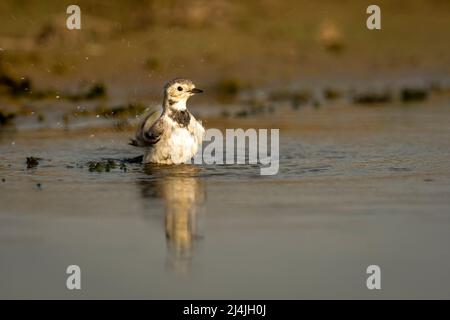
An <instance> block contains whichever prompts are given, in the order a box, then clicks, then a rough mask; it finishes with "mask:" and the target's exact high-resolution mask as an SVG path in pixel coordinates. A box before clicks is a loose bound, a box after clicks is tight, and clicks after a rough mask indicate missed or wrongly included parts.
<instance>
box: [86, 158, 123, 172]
mask: <svg viewBox="0 0 450 320" xmlns="http://www.w3.org/2000/svg"><path fill="white" fill-rule="evenodd" d="M88 167H89V172H110V171H111V170H113V169H117V168H119V169H120V170H121V171H123V172H127V165H126V163H125V162H124V161H121V160H113V159H107V160H102V161H90V162H88Z"/></svg>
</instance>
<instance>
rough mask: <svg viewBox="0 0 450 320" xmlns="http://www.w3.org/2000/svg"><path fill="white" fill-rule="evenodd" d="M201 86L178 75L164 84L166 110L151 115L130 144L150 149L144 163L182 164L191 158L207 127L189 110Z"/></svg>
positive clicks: (141, 125)
mask: <svg viewBox="0 0 450 320" xmlns="http://www.w3.org/2000/svg"><path fill="white" fill-rule="evenodd" d="M200 92H202V90H200V89H197V88H196V87H195V85H194V84H193V83H192V81H191V80H188V79H174V80H172V81H170V82H168V83H167V84H166V85H165V87H164V100H163V111H162V113H161V115H160V116H159V118H158V119H157V120H156V121H153V115H154V113H151V114H149V115H147V116H146V117H145V118H144V119H143V121H142V122H141V124H140V125H139V128H138V130H137V132H136V136H135V138H134V139H132V140H131V142H130V144H131V145H133V146H137V147H143V148H145V149H146V153H145V155H144V157H143V162H144V163H160V164H181V163H186V162H187V161H189V160H190V159H191V158H192V157H193V156H194V155H195V154H196V153H197V150H198V145H199V144H200V143H201V142H202V140H203V136H204V134H205V129H204V128H203V126H202V125H201V123H200V122H198V121H197V120H196V119H195V117H194V116H193V115H192V114H191V113H190V112H189V111H188V110H187V107H186V102H187V100H188V99H189V98H190V97H191V96H192V95H194V94H196V93H200Z"/></svg>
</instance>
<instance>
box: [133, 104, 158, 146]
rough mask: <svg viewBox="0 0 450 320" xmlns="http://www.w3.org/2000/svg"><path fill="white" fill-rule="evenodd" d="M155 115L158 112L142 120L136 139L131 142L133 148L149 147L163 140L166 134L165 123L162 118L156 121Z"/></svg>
mask: <svg viewBox="0 0 450 320" xmlns="http://www.w3.org/2000/svg"><path fill="white" fill-rule="evenodd" d="M155 114H156V111H153V112H151V113H149V114H148V115H147V116H146V117H145V118H144V119H143V120H142V122H141V124H140V125H139V128H138V130H137V132H136V136H135V138H134V139H131V141H130V144H131V145H132V146H136V147H149V146H152V145H154V144H155V143H157V142H158V141H159V140H160V139H161V135H162V134H163V132H164V122H163V118H162V117H161V116H160V117H159V118H158V119H156V121H155Z"/></svg>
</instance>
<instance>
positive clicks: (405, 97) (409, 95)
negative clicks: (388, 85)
mask: <svg viewBox="0 0 450 320" xmlns="http://www.w3.org/2000/svg"><path fill="white" fill-rule="evenodd" d="M400 97H401V99H402V101H403V102H412V101H423V100H425V99H427V97H428V91H427V90H426V89H423V88H403V89H402V91H401V93H400Z"/></svg>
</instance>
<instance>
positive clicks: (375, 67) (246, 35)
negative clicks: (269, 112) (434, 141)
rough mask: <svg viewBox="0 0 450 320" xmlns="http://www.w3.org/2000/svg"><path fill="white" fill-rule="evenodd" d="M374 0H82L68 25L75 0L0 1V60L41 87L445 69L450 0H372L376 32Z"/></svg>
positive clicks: (155, 85) (449, 65)
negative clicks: (78, 23) (78, 25)
mask: <svg viewBox="0 0 450 320" xmlns="http://www.w3.org/2000/svg"><path fill="white" fill-rule="evenodd" d="M372 2H373V1H361V0H345V1H331V0H323V1H305V0H295V1H291V0H287V1H275V0H259V1H256V0H248V1H222V0H218V1H204V0H198V1H162V0H130V1H111V0H109V1H106V0H101V1H88V0H80V1H78V2H77V3H76V4H78V5H79V6H80V8H81V19H82V29H81V30H68V29H66V26H65V21H66V18H67V16H68V15H67V14H66V8H67V6H68V5H70V4H74V3H73V2H72V1H56V0H46V1H44V0H39V1H38V0H32V1H25V0H14V1H13V0H3V1H1V2H0V48H1V51H0V66H1V70H2V72H7V73H8V74H10V75H12V76H14V77H16V78H20V77H29V78H30V79H31V80H32V81H33V84H34V85H35V86H37V87H46V86H48V85H52V86H54V87H58V88H70V87H73V86H74V85H76V84H77V83H78V82H79V81H93V80H95V81H100V82H103V83H106V84H107V85H108V86H114V85H116V86H117V87H120V88H121V89H123V90H125V91H126V90H129V91H130V92H131V91H133V90H148V91H149V92H155V93H159V92H160V90H161V86H162V84H163V83H164V82H166V81H167V80H169V79H171V78H173V77H176V76H182V77H189V78H191V79H193V80H195V81H196V82H197V83H202V86H203V87H207V88H211V89H217V90H220V89H223V88H222V87H223V85H225V87H226V88H225V89H227V90H234V88H235V87H237V88H235V89H239V88H241V87H243V88H247V87H250V88H253V87H257V86H259V85H272V84H281V85H282V84H285V83H290V82H292V81H302V80H304V81H310V80H311V81H313V80H314V81H316V80H325V81H327V80H339V79H350V80H351V79H356V80H358V79H372V78H381V79H389V78H390V77H402V76H405V75H407V76H410V75H413V76H419V77H420V76H424V77H425V76H430V75H431V76H433V75H436V76H442V75H448V74H449V72H450V54H449V49H450V44H449V41H448V35H449V30H450V1H447V0H396V1H377V4H378V5H379V6H380V7H381V15H382V30H380V31H377V30H375V31H370V30H368V29H367V28H366V19H367V17H368V14H366V8H367V6H368V5H370V4H372ZM221 85H222V87H221Z"/></svg>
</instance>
